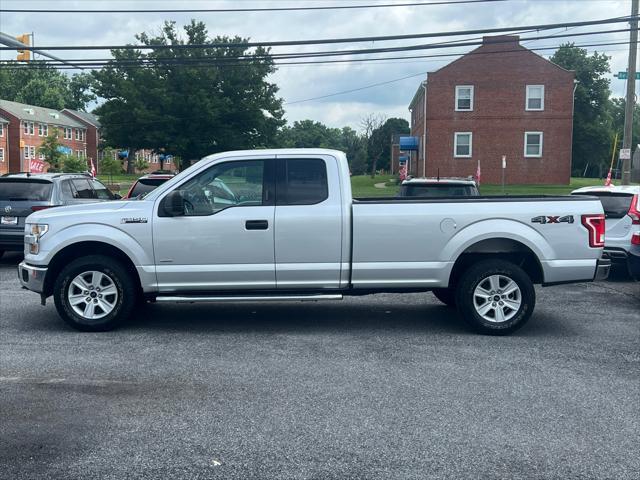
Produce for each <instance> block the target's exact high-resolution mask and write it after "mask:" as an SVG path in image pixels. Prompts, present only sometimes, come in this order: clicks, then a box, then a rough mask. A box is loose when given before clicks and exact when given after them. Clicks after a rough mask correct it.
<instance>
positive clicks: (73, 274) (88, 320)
mask: <svg viewBox="0 0 640 480" xmlns="http://www.w3.org/2000/svg"><path fill="white" fill-rule="evenodd" d="M53 297H54V301H55V304H56V309H57V310H58V314H59V315H60V317H62V319H63V320H64V321H65V322H66V323H68V324H69V325H71V326H72V327H73V328H75V329H77V330H82V331H85V332H103V331H107V330H112V329H114V328H116V327H117V326H118V325H120V324H121V323H122V322H123V321H125V320H126V319H127V318H128V317H129V315H130V314H131V311H132V310H133V307H134V306H135V300H136V289H135V286H134V283H133V281H132V279H131V276H130V274H129V272H128V271H127V269H126V268H125V267H124V266H123V265H122V264H121V263H120V262H119V261H117V260H115V259H113V258H110V257H106V256H103V255H91V256H87V257H82V258H78V259H77V260H74V261H73V262H71V263H70V264H69V265H67V266H66V267H64V268H63V269H62V271H61V272H60V274H59V275H58V277H57V278H56V280H55V283H54V287H53Z"/></svg>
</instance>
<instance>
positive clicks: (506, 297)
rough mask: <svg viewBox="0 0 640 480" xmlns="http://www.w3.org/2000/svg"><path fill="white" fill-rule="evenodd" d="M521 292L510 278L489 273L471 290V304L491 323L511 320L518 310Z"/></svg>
mask: <svg viewBox="0 0 640 480" xmlns="http://www.w3.org/2000/svg"><path fill="white" fill-rule="evenodd" d="M521 304H522V293H521V292H520V287H518V284H517V283H516V282H514V281H513V280H512V279H511V278H509V277H506V276H504V275H491V276H489V277H487V278H485V279H483V280H481V281H480V283H478V285H477V286H476V288H475V290H474V291H473V306H474V307H475V309H476V312H478V315H480V316H481V317H482V318H484V319H485V320H486V321H488V322H492V323H503V322H506V321H509V320H511V319H512V318H513V317H514V316H515V315H516V314H517V313H518V310H520V305H521Z"/></svg>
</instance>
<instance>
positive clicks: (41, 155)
mask: <svg viewBox="0 0 640 480" xmlns="http://www.w3.org/2000/svg"><path fill="white" fill-rule="evenodd" d="M38 158H39V159H40V160H44V153H42V152H40V154H39V155H38Z"/></svg>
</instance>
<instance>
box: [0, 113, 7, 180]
mask: <svg viewBox="0 0 640 480" xmlns="http://www.w3.org/2000/svg"><path fill="white" fill-rule="evenodd" d="M8 127H9V120H7V119H6V118H3V117H0V175H4V174H5V173H8V172H9V147H8V145H9V144H8V139H9V131H8Z"/></svg>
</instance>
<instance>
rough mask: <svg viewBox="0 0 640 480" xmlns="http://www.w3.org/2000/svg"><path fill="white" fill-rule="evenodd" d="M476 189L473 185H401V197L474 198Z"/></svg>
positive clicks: (476, 194) (477, 193)
mask: <svg viewBox="0 0 640 480" xmlns="http://www.w3.org/2000/svg"><path fill="white" fill-rule="evenodd" d="M478 195H479V192H478V189H477V188H476V187H475V186H474V185H451V184H446V183H440V184H438V183H433V184H426V185H424V184H423V185H420V184H415V185H411V184H408V185H402V186H401V187H400V196H401V197H427V198H434V197H476V196H478Z"/></svg>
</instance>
